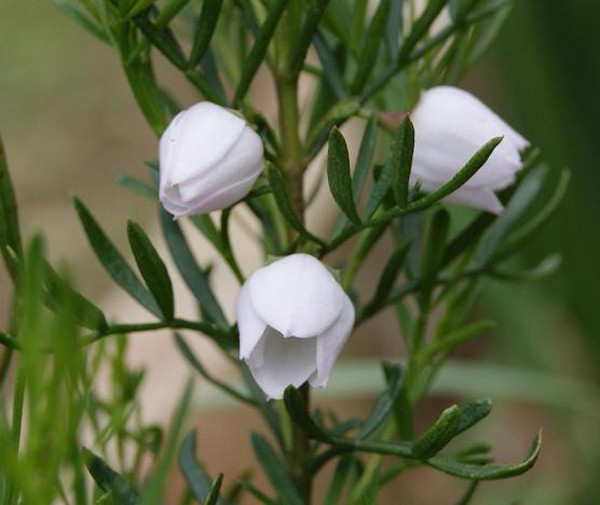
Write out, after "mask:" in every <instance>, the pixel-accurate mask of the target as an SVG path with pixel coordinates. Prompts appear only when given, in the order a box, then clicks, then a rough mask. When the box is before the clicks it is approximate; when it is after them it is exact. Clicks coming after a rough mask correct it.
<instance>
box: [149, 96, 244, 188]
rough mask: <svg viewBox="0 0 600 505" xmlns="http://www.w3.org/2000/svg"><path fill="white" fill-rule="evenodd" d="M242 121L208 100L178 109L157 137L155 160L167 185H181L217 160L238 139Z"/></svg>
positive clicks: (242, 127)
mask: <svg viewBox="0 0 600 505" xmlns="http://www.w3.org/2000/svg"><path fill="white" fill-rule="evenodd" d="M245 127H246V123H245V121H244V120H243V119H242V118H240V117H239V116H237V115H235V114H234V113H233V112H231V111H229V110H227V109H225V108H223V107H219V106H218V105H215V104H213V103H210V102H201V103H198V104H196V105H194V106H193V107H190V108H189V109H187V110H185V111H183V112H180V113H179V114H178V115H177V116H176V118H175V120H174V121H173V123H171V125H170V126H169V127H168V128H167V129H166V130H165V132H164V134H163V135H162V137H161V139H160V145H159V162H160V166H161V171H162V170H163V167H165V168H166V173H167V176H168V180H167V181H166V182H167V184H181V183H182V182H185V181H187V180H189V179H193V178H195V177H197V176H198V175H199V174H201V173H204V172H205V171H207V170H208V169H210V168H211V167H213V166H214V165H215V164H216V163H218V162H219V161H220V160H221V159H222V158H223V157H224V156H225V155H226V154H227V152H228V151H229V150H230V149H231V147H232V146H233V145H234V144H235V143H236V142H237V141H238V139H239V138H240V136H241V135H242V132H243V131H244V128H245Z"/></svg>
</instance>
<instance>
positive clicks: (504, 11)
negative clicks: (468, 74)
mask: <svg viewBox="0 0 600 505" xmlns="http://www.w3.org/2000/svg"><path fill="white" fill-rule="evenodd" d="M513 7H514V4H513V3H512V2H511V1H510V0H506V1H505V2H499V3H498V4H497V11H498V12H497V13H496V14H495V15H494V16H493V17H492V19H491V20H490V22H489V23H488V26H487V27H486V28H485V29H484V32H483V33H482V34H481V35H480V36H479V37H478V38H477V40H476V42H475V43H474V44H473V45H472V47H471V52H470V54H469V59H468V62H467V65H466V66H467V68H471V67H472V66H473V65H474V64H475V63H477V62H478V61H479V60H480V59H481V58H482V57H483V56H484V55H485V54H486V53H487V51H488V49H489V48H490V47H491V45H492V43H493V42H494V41H495V40H496V38H497V37H498V35H499V34H500V32H501V31H502V29H503V28H504V25H505V24H506V22H507V21H508V20H509V19H510V18H511V13H512V10H513Z"/></svg>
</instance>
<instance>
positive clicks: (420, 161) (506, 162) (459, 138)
mask: <svg viewBox="0 0 600 505" xmlns="http://www.w3.org/2000/svg"><path fill="white" fill-rule="evenodd" d="M411 119H412V121H413V124H414V126H415V150H414V162H413V173H412V179H413V181H416V180H421V179H428V180H430V181H436V182H437V183H438V187H439V185H441V184H443V183H444V182H446V181H448V180H450V178H452V176H453V175H454V174H456V172H457V171H458V170H460V168H462V167H463V166H464V164H465V163H466V162H467V161H468V160H469V158H470V157H471V156H472V155H473V154H475V152H476V151H477V150H478V149H479V148H480V147H481V146H482V145H483V144H485V143H486V142H487V141H489V140H490V139H492V138H493V137H498V136H503V137H504V139H503V141H502V142H501V143H500V145H499V146H498V147H497V148H496V149H495V150H494V152H493V153H492V155H491V156H490V158H489V160H488V161H487V162H486V164H485V165H484V167H483V168H482V169H480V170H479V172H477V174H475V176H473V178H472V179H471V180H469V181H468V182H467V184H466V185H465V186H466V187H471V186H485V187H489V188H491V189H500V188H501V187H505V186H506V185H508V184H509V183H510V181H511V179H510V177H511V175H513V174H514V173H515V172H517V171H518V170H519V169H520V168H521V167H522V163H521V160H520V155H519V151H520V150H522V149H524V148H525V147H527V145H529V143H528V142H527V140H525V138H523V136H522V135H520V134H519V133H517V132H516V131H515V130H514V129H513V128H511V127H510V126H509V125H508V124H507V123H506V122H505V121H504V120H503V119H502V118H500V117H499V116H498V115H497V114H495V113H494V112H493V111H492V110H491V109H489V108H488V107H487V106H486V105H484V104H483V103H482V102H481V101H479V100H478V99H477V98H475V97H474V96H473V95H471V94H470V93H467V92H466V91H463V90H461V89H458V88H453V87H450V86H439V87H435V88H432V89H430V90H427V91H425V92H424V93H423V94H422V95H421V99H420V100H419V103H418V104H417V106H416V107H415V109H414V110H413V112H412V113H411ZM507 181H508V182H507Z"/></svg>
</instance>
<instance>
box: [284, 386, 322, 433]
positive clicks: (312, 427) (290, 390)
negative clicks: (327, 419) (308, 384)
mask: <svg viewBox="0 0 600 505" xmlns="http://www.w3.org/2000/svg"><path fill="white" fill-rule="evenodd" d="M283 399H284V401H285V408H286V409H287V411H288V414H289V415H290V417H291V418H292V420H293V421H294V422H295V423H296V424H297V425H298V426H299V427H300V428H302V430H303V431H304V432H305V433H306V434H307V435H309V436H310V437H311V438H314V439H315V440H319V441H321V442H326V443H333V439H332V437H331V436H330V435H329V434H327V433H326V432H325V430H323V428H321V427H320V426H319V425H318V424H317V422H316V421H315V420H314V419H313V418H312V417H311V415H310V413H309V412H308V410H307V407H306V403H305V402H304V399H303V398H302V394H301V393H300V391H298V389H296V388H295V387H294V386H288V387H287V388H286V390H285V392H284V396H283Z"/></svg>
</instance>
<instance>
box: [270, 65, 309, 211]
mask: <svg viewBox="0 0 600 505" xmlns="http://www.w3.org/2000/svg"><path fill="white" fill-rule="evenodd" d="M277 96H278V100H279V128H280V132H281V148H282V159H281V166H282V168H283V170H284V172H285V175H286V178H287V183H288V192H289V196H290V201H291V204H292V207H293V208H294V211H295V212H296V214H297V216H298V218H299V219H300V221H301V222H304V197H303V192H304V184H303V178H304V169H305V162H304V160H303V152H302V143H301V142H300V135H299V132H298V123H299V122H300V115H299V113H298V83H297V82H296V81H293V80H288V79H287V78H286V76H285V75H284V76H281V77H280V78H279V79H278V81H277Z"/></svg>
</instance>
